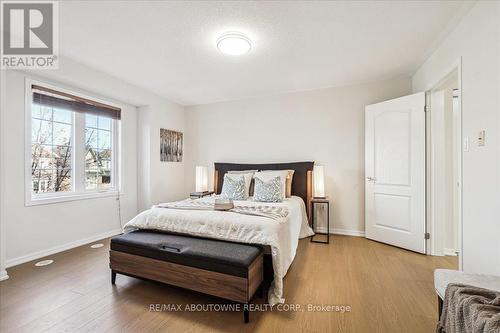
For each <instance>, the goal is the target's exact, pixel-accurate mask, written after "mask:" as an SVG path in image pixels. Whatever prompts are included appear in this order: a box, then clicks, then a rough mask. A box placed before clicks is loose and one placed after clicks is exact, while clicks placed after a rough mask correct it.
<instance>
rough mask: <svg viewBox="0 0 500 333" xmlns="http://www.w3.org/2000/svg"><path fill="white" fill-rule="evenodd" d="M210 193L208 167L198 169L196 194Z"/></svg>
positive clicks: (198, 167)
mask: <svg viewBox="0 0 500 333" xmlns="http://www.w3.org/2000/svg"><path fill="white" fill-rule="evenodd" d="M206 191H208V167H206V166H197V167H196V192H206Z"/></svg>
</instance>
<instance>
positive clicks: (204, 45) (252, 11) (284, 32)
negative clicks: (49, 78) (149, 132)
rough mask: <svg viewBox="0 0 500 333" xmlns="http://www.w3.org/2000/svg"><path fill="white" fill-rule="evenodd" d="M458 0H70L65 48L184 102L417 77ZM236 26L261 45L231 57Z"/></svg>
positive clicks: (65, 8) (64, 15) (63, 8)
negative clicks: (220, 46) (220, 41)
mask: <svg viewBox="0 0 500 333" xmlns="http://www.w3.org/2000/svg"><path fill="white" fill-rule="evenodd" d="M470 6H471V5H470V3H464V2H454V1H414V2H410V1H401V2H376V1H375V2H226V1H216V2H208V1H203V2H161V1H156V2H150V1H81V2H80V1H78V2H61V3H60V14H59V16H60V28H59V30H60V52H61V54H62V55H63V56H67V57H69V58H71V59H74V60H76V61H78V62H81V63H84V64H86V65H89V66H91V67H94V68H97V69H99V70H101V71H103V72H106V73H108V74H111V75H113V76H115V77H117V78H120V79H122V80H124V81H127V82H130V83H133V84H135V85H136V86H139V87H142V88H145V89H148V90H150V91H153V92H155V93H157V94H159V95H161V96H163V97H166V98H168V99H170V100H172V101H175V102H178V103H180V104H184V105H193V104H205V103H211V102H216V101H224V100H235V99H244V98H251V97H257V96H264V95H272V94H277V93H283V92H291V91H301V90H310V89H317V88H324V87H330V86H339V85H346V84H354V83H362V82H369V81H374V80H379V79H386V78H392V77H396V76H400V75H410V74H412V73H413V72H414V71H415V70H416V69H417V68H418V66H419V65H420V64H421V63H422V62H423V61H424V60H425V59H426V57H427V56H429V54H430V53H431V52H432V51H433V50H434V49H435V48H436V46H437V45H438V43H439V42H440V41H441V40H442V39H443V38H444V36H445V35H446V33H448V32H449V31H450V30H451V29H452V28H453V27H454V26H455V25H456V23H457V22H458V21H459V19H460V18H461V17H462V16H463V15H464V13H465V12H466V11H467V10H468V9H470ZM228 30H237V31H240V32H244V33H246V34H247V35H248V36H249V37H250V38H251V39H252V41H253V49H252V50H251V52H250V53H249V54H247V55H245V56H242V57H228V56H224V55H222V54H221V53H220V52H219V51H218V50H217V48H216V46H215V40H216V39H217V37H218V36H219V35H220V34H221V33H223V32H225V31H228Z"/></svg>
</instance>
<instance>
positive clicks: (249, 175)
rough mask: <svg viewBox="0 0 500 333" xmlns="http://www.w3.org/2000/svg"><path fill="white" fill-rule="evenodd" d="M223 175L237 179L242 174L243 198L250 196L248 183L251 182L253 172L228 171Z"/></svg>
mask: <svg viewBox="0 0 500 333" xmlns="http://www.w3.org/2000/svg"><path fill="white" fill-rule="evenodd" d="M225 176H227V177H229V178H231V180H234V181H237V180H238V178H239V177H241V176H243V177H244V178H245V198H246V199H248V197H249V196H250V183H251V182H252V177H253V172H251V171H250V172H248V173H241V171H228V172H227V173H226V174H225Z"/></svg>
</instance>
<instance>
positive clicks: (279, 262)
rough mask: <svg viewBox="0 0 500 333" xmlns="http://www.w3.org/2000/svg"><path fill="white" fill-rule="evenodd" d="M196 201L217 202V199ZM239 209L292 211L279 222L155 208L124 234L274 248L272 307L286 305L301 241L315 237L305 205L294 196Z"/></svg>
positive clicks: (144, 213) (255, 217) (129, 223)
mask: <svg viewBox="0 0 500 333" xmlns="http://www.w3.org/2000/svg"><path fill="white" fill-rule="evenodd" d="M196 200H205V201H213V200H214V197H208V198H201V199H196ZM234 203H235V205H244V206H255V205H260V206H262V205H269V206H279V207H284V208H286V209H288V216H287V217H286V218H284V219H281V220H275V219H271V218H267V217H263V216H254V215H244V214H238V213H233V212H224V211H215V210H184V209H171V208H156V207H153V208H151V209H149V210H146V211H144V212H142V213H140V214H139V215H137V216H136V217H134V218H133V219H132V220H131V221H129V222H128V223H127V224H126V225H125V226H124V231H125V232H128V231H131V230H135V229H152V230H163V231H170V232H176V233H182V234H189V235H195V236H202V237H207V238H216V239H222V240H229V241H235V242H241V243H250V244H262V245H269V246H270V247H271V256H272V259H273V269H274V281H273V283H272V284H271V288H270V289H269V294H268V301H269V304H271V305H275V304H277V303H283V302H284V301H285V299H284V297H283V278H284V276H285V274H286V272H287V271H288V268H289V267H290V265H291V264H292V261H293V259H294V258H295V252H296V250H297V245H298V242H299V238H304V237H308V236H311V235H312V234H313V231H312V229H311V228H310V227H309V224H308V223H307V214H306V209H305V204H304V201H303V200H302V199H301V198H300V197H296V196H292V197H291V198H286V199H285V200H284V201H283V202H280V203H265V204H264V203H262V202H253V201H252V200H248V201H235V202H234Z"/></svg>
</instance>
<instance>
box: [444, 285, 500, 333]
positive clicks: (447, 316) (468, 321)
mask: <svg viewBox="0 0 500 333" xmlns="http://www.w3.org/2000/svg"><path fill="white" fill-rule="evenodd" d="M436 332H437V333H469V332H470V333H500V292H497V291H493V290H488V289H483V288H478V287H474V286H469V285H464V284H455V283H450V284H449V285H448V286H447V287H446V293H445V297H444V303H443V312H442V314H441V318H440V320H439V323H438V326H437V329H436Z"/></svg>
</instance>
